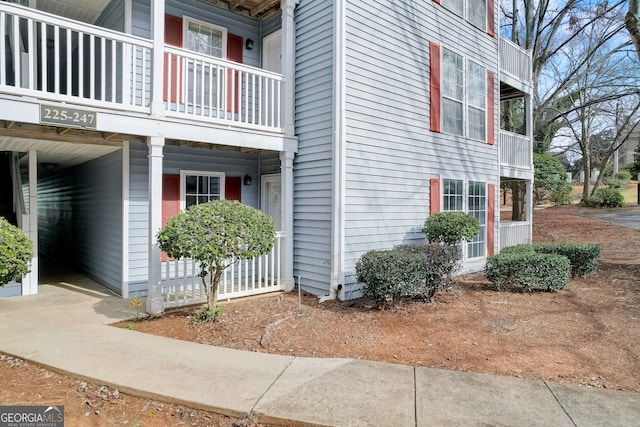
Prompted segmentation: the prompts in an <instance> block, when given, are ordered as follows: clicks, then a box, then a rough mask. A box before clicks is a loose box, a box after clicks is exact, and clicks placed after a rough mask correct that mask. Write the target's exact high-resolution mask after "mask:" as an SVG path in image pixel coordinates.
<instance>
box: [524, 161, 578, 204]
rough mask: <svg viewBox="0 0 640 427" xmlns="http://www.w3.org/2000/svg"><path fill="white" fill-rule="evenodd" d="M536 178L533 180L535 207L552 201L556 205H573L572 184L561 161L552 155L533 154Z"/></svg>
mask: <svg viewBox="0 0 640 427" xmlns="http://www.w3.org/2000/svg"><path fill="white" fill-rule="evenodd" d="M533 166H534V170H535V176H534V180H533V205H534V206H535V205H537V204H539V203H542V202H544V201H545V200H551V201H552V202H553V203H555V204H556V205H566V204H569V203H571V184H569V183H568V182H567V171H566V170H565V169H564V166H562V163H561V162H560V160H558V159H557V158H556V157H554V156H552V155H551V154H547V153H544V154H540V153H533Z"/></svg>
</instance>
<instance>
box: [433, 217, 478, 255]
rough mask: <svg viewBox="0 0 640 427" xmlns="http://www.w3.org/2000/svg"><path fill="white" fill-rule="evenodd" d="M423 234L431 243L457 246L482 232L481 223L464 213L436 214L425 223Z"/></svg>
mask: <svg viewBox="0 0 640 427" xmlns="http://www.w3.org/2000/svg"><path fill="white" fill-rule="evenodd" d="M422 232H423V233H424V234H426V236H427V239H429V242H431V243H439V244H442V245H450V246H455V245H457V244H458V243H460V240H462V239H465V240H471V239H473V238H474V237H475V235H476V234H478V233H479V232H480V221H478V220H477V219H476V218H475V217H474V216H472V215H469V214H466V213H464V212H457V211H448V212H436V213H434V214H432V215H430V216H429V217H428V218H427V220H426V221H425V222H424V228H423V229H422Z"/></svg>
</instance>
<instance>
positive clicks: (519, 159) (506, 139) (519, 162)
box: [500, 130, 533, 170]
mask: <svg viewBox="0 0 640 427" xmlns="http://www.w3.org/2000/svg"><path fill="white" fill-rule="evenodd" d="M500 165H502V166H507V167H515V168H520V169H527V170H530V169H531V168H532V167H533V142H532V141H531V138H530V137H528V136H525V135H520V134H517V133H512V132H508V131H504V130H501V131H500Z"/></svg>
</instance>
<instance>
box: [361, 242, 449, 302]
mask: <svg viewBox="0 0 640 427" xmlns="http://www.w3.org/2000/svg"><path fill="white" fill-rule="evenodd" d="M459 260H460V249H459V248H458V247H457V246H430V245H402V246H396V247H395V248H393V249H389V250H381V251H376V250H374V251H369V252H367V253H365V254H363V255H362V256H361V257H360V259H359V260H358V262H357V264H356V274H357V278H358V281H359V282H361V283H364V284H365V285H366V286H365V288H364V295H365V296H370V297H372V298H373V300H374V303H375V305H376V307H377V308H384V307H388V306H389V305H391V304H392V303H393V302H395V301H397V300H400V299H403V298H422V299H424V300H426V301H429V300H430V299H431V297H432V296H433V295H434V294H435V292H436V291H437V290H438V289H444V288H447V287H450V286H451V284H452V282H453V274H454V272H455V270H456V269H457V267H458V262H459Z"/></svg>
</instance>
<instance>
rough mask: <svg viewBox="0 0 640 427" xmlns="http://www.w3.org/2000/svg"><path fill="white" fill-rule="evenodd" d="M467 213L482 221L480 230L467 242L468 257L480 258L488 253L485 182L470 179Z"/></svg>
mask: <svg viewBox="0 0 640 427" xmlns="http://www.w3.org/2000/svg"><path fill="white" fill-rule="evenodd" d="M468 187H469V188H468V196H467V213H468V214H470V215H473V217H474V218H476V219H477V220H478V221H479V222H480V232H479V233H478V234H477V235H476V236H475V237H474V238H473V240H471V241H470V242H467V258H478V257H481V256H484V255H485V253H486V249H485V248H486V243H487V242H486V240H487V238H486V236H487V186H486V185H485V183H484V182H477V181H469V185H468Z"/></svg>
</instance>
